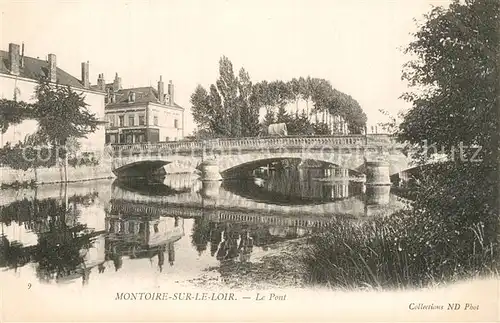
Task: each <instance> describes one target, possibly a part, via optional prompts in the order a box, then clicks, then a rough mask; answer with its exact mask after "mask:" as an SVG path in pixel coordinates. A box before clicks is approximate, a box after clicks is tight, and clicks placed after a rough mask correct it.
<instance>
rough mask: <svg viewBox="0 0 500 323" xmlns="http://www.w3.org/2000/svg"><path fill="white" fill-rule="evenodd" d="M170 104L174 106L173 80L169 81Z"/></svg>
mask: <svg viewBox="0 0 500 323" xmlns="http://www.w3.org/2000/svg"><path fill="white" fill-rule="evenodd" d="M168 101H169V102H168V103H169V104H170V105H172V104H174V85H173V84H172V80H170V81H168Z"/></svg>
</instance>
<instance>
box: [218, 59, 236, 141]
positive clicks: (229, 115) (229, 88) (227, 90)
mask: <svg viewBox="0 0 500 323" xmlns="http://www.w3.org/2000/svg"><path fill="white" fill-rule="evenodd" d="M219 74H220V75H219V79H218V80H217V89H218V91H219V93H220V96H221V98H222V104H223V106H224V110H225V118H226V120H227V125H228V126H229V129H230V134H231V136H232V137H241V110H240V105H239V102H238V101H239V100H238V79H237V78H236V76H235V75H234V71H233V64H232V63H231V61H230V60H229V59H228V58H227V57H226V56H222V58H221V59H220V60H219Z"/></svg>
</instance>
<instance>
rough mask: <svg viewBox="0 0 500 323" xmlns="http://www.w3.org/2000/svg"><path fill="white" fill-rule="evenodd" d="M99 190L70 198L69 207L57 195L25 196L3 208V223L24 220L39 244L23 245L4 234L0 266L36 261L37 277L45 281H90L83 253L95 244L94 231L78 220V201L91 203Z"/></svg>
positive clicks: (0, 209)
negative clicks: (42, 197)
mask: <svg viewBox="0 0 500 323" xmlns="http://www.w3.org/2000/svg"><path fill="white" fill-rule="evenodd" d="M97 194H98V193H91V194H88V195H85V196H76V195H75V196H73V197H70V198H68V201H69V203H70V206H69V208H66V206H65V204H64V203H61V202H60V201H58V200H56V199H52V198H49V199H44V200H37V199H34V200H31V201H30V200H28V199H23V200H20V201H16V202H13V203H11V204H9V205H6V206H4V207H2V208H0V216H1V221H2V223H5V224H7V225H9V224H10V223H11V222H15V223H18V224H24V226H25V228H26V229H28V230H31V231H33V232H35V233H36V234H37V235H38V244H37V245H35V246H28V247H24V246H23V245H22V244H21V243H18V242H10V241H8V239H7V237H5V236H3V237H2V243H1V245H0V248H1V249H2V250H1V252H0V254H2V257H1V261H0V266H1V267H8V268H17V267H20V266H23V265H25V264H27V263H28V262H36V263H37V267H36V273H37V277H38V278H39V279H40V280H42V281H47V282H48V281H52V279H54V278H55V279H56V280H59V279H64V278H74V277H75V276H81V277H83V281H84V282H86V281H88V274H89V270H88V269H86V268H85V260H84V256H85V253H86V251H87V250H88V249H90V248H91V247H92V243H93V238H94V237H95V234H94V233H93V232H92V231H90V230H88V228H87V226H86V225H82V224H79V223H78V222H77V221H76V220H77V218H78V216H79V210H78V209H77V208H78V205H81V204H83V205H90V204H91V203H92V202H93V201H94V199H95V197H97Z"/></svg>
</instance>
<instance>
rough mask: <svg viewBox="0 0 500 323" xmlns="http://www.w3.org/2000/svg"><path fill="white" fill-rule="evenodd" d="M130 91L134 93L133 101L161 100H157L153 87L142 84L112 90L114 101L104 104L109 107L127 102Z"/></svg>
mask: <svg viewBox="0 0 500 323" xmlns="http://www.w3.org/2000/svg"><path fill="white" fill-rule="evenodd" d="M131 92H133V93H135V101H134V103H158V104H161V102H160V100H159V95H158V91H157V90H156V89H155V88H153V87H152V86H143V87H134V88H129V89H121V90H118V91H116V92H114V93H115V95H116V97H115V102H114V103H108V104H107V105H106V106H110V107H111V106H113V105H115V104H123V103H129V96H130V93H131ZM173 106H174V107H177V108H181V109H182V107H181V106H180V105H178V104H177V103H175V102H174V104H173Z"/></svg>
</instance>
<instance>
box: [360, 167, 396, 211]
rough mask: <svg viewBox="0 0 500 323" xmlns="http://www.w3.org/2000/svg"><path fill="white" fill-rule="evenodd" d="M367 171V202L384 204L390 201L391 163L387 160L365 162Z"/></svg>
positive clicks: (369, 203) (368, 203)
mask: <svg viewBox="0 0 500 323" xmlns="http://www.w3.org/2000/svg"><path fill="white" fill-rule="evenodd" d="M365 171H366V182H365V186H366V191H365V194H366V204H367V205H384V204H388V203H389V198H390V192H391V178H390V176H389V163H388V162H386V161H370V162H365Z"/></svg>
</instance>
